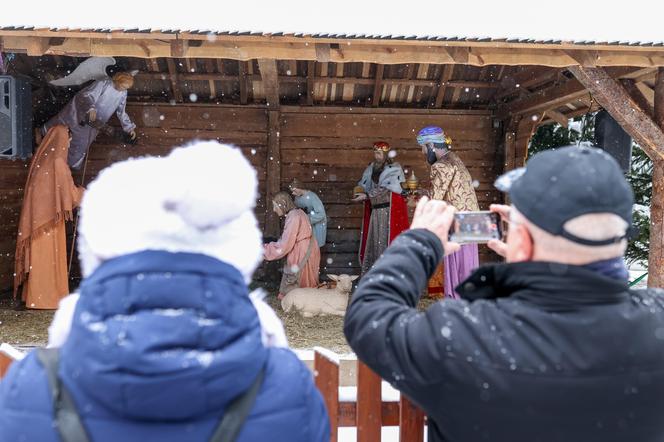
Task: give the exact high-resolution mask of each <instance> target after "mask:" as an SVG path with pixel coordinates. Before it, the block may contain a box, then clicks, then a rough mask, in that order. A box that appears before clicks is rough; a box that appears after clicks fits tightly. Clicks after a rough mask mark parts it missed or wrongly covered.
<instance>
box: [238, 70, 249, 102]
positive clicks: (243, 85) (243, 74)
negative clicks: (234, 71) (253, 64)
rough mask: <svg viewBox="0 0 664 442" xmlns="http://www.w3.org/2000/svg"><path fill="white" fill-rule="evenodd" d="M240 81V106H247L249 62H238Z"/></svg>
mask: <svg viewBox="0 0 664 442" xmlns="http://www.w3.org/2000/svg"><path fill="white" fill-rule="evenodd" d="M238 68H239V71H238V72H239V74H238V76H239V80H240V104H247V62H246V61H238Z"/></svg>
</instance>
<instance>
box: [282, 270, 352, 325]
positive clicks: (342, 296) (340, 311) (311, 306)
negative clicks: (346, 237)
mask: <svg viewBox="0 0 664 442" xmlns="http://www.w3.org/2000/svg"><path fill="white" fill-rule="evenodd" d="M327 277H328V278H330V279H331V280H332V281H336V283H337V286H336V288H334V289H326V288H298V289H294V290H291V291H290V292H288V293H287V294H286V296H284V298H283V299H282V300H281V308H282V309H283V310H284V311H285V312H290V311H291V310H294V311H297V312H300V313H301V314H302V316H304V317H305V318H312V317H314V316H318V315H337V316H344V315H345V314H346V307H347V306H348V295H350V291H351V289H352V288H353V281H355V280H356V279H357V278H358V276H357V275H354V276H353V275H327Z"/></svg>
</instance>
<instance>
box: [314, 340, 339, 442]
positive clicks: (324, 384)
mask: <svg viewBox="0 0 664 442" xmlns="http://www.w3.org/2000/svg"><path fill="white" fill-rule="evenodd" d="M314 350H315V351H314V373H315V377H316V379H315V381H316V387H318V390H319V391H320V393H321V395H322V396H323V399H324V400H325V406H326V407H327V415H328V416H329V418H330V430H331V431H330V442H337V434H338V428H339V364H338V361H337V362H335V361H332V360H330V358H328V357H326V356H325V354H324V353H321V352H320V350H318V349H314ZM325 352H326V353H327V352H329V350H326V351H325Z"/></svg>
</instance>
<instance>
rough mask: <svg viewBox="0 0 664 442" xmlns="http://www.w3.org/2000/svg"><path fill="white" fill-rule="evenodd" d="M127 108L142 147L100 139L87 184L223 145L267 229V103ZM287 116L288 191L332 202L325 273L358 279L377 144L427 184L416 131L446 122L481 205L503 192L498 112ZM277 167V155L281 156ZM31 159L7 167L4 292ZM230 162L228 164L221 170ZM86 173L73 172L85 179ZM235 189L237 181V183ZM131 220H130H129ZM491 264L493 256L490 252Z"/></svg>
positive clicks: (0, 255)
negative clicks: (242, 159) (253, 187)
mask: <svg viewBox="0 0 664 442" xmlns="http://www.w3.org/2000/svg"><path fill="white" fill-rule="evenodd" d="M128 112H129V114H130V116H131V117H132V119H133V120H134V121H135V122H136V123H137V125H138V127H139V129H138V133H139V142H138V144H137V145H134V146H123V145H119V144H118V143H117V142H114V141H113V140H110V139H108V138H106V137H103V136H100V137H99V138H98V139H97V141H96V142H95V143H94V144H93V146H92V148H91V153H90V158H89V162H88V166H87V171H86V176H85V184H88V183H89V182H90V181H91V180H92V179H94V177H96V176H97V174H98V173H99V171H100V170H101V169H103V168H104V167H107V166H108V165H110V164H112V163H114V162H117V161H121V160H124V159H126V158H130V157H135V156H142V155H166V154H168V152H169V151H170V150H171V149H172V148H173V147H175V146H179V145H182V144H184V143H187V142H188V141H191V140H192V139H195V138H199V139H216V140H219V141H221V142H226V143H231V144H235V145H237V146H239V147H240V148H241V149H242V151H243V153H244V154H245V155H246V157H247V158H248V159H249V161H250V162H251V164H252V165H253V166H254V167H255V168H256V170H257V173H258V178H259V192H260V195H261V198H260V200H259V202H258V205H257V208H256V215H257V217H258V220H259V223H260V224H261V226H264V225H265V219H266V211H267V210H268V208H271V206H270V205H266V204H265V201H264V198H265V192H266V178H267V177H266V166H267V161H268V158H267V141H268V140H267V138H268V113H267V110H266V109H265V108H263V107H252V106H219V105H196V104H188V105H176V106H173V105H168V104H146V105H143V104H132V105H130V106H128ZM280 112H281V114H280V117H279V118H280V131H281V133H280V140H281V144H280V156H281V159H280V161H281V185H282V188H283V189H285V188H286V186H287V184H288V183H289V182H290V180H291V179H293V178H298V179H300V180H301V181H303V182H304V183H306V185H307V186H308V187H309V188H310V189H311V190H313V191H315V192H317V193H318V194H319V195H320V197H321V199H322V200H323V203H324V204H325V205H326V207H327V210H328V215H329V217H330V220H331V222H330V223H329V232H328V244H327V245H326V247H325V249H324V257H323V262H322V263H321V264H322V265H321V267H322V269H321V271H322V272H328V273H354V274H357V273H359V268H358V267H359V266H358V262H357V249H358V243H359V229H360V223H361V216H362V207H361V205H356V204H353V203H351V202H350V198H351V196H352V195H351V194H352V190H353V187H354V186H355V184H356V182H357V181H358V180H359V178H360V175H361V174H362V171H363V170H364V168H365V167H366V166H367V164H368V163H369V162H370V161H371V160H372V150H371V146H372V144H373V142H374V141H376V140H385V141H387V142H389V143H390V144H391V145H392V147H393V148H394V151H395V153H396V155H397V156H396V158H395V159H396V161H399V162H400V163H401V164H402V165H403V166H405V168H407V169H409V172H410V170H414V171H415V173H416V175H417V177H418V178H419V179H420V180H421V181H422V182H423V184H424V185H427V183H428V167H427V165H426V163H425V161H424V157H423V156H422V154H421V152H420V149H419V147H418V146H417V144H416V142H415V135H416V133H417V131H418V130H419V129H420V128H421V127H423V126H426V125H431V124H436V125H440V126H442V127H443V128H445V130H446V131H447V132H448V133H449V135H450V136H451V137H452V139H453V140H454V149H455V151H456V152H457V153H458V154H459V155H460V156H461V158H462V159H463V160H464V162H465V163H466V165H467V166H468V168H469V170H470V172H471V174H472V175H473V178H475V179H476V180H477V182H478V197H479V200H480V205H481V207H482V208H487V207H488V204H489V203H491V202H492V201H494V200H498V199H499V198H500V196H499V195H498V193H497V192H496V191H495V190H493V188H492V185H491V183H492V182H493V181H494V179H495V177H496V174H497V171H498V170H500V168H501V167H502V163H501V162H496V147H495V146H496V142H495V140H496V138H495V133H494V130H493V129H492V127H491V121H492V119H491V115H490V114H489V113H486V112H478V111H436V112H433V111H431V112H429V111H417V110H394V109H393V110H385V109H346V108H321V107H307V108H304V107H288V106H287V107H282V109H281V111H280ZM276 161H279V159H276ZM27 170H28V162H21V161H5V160H3V161H0V212H1V213H2V219H3V221H4V223H3V225H2V226H1V227H0V289H10V288H11V286H12V277H13V265H14V248H15V235H16V230H17V224H18V219H19V215H20V205H21V201H22V195H23V186H24V185H25V179H26V176H27ZM221 172H223V165H220V173H221ZM81 175H82V173H81V172H77V173H75V174H74V180H75V181H76V182H77V183H81V182H82V176H81ZM229 186H233V183H229ZM127 216H131V215H130V214H127ZM483 259H484V260H487V259H491V258H490V256H489V255H488V254H483Z"/></svg>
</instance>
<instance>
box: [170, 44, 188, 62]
mask: <svg viewBox="0 0 664 442" xmlns="http://www.w3.org/2000/svg"><path fill="white" fill-rule="evenodd" d="M170 44H171V54H170V56H171V57H173V58H185V57H187V53H188V50H189V42H187V41H186V40H171V42H170Z"/></svg>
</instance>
